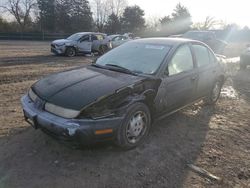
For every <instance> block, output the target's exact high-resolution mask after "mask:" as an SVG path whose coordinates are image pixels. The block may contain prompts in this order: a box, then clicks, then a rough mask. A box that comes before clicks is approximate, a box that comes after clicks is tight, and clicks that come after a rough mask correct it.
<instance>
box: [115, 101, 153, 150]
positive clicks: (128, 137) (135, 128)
mask: <svg viewBox="0 0 250 188" xmlns="http://www.w3.org/2000/svg"><path fill="white" fill-rule="evenodd" d="M150 127H151V116H150V111H149V109H148V107H147V106H146V105H145V104H144V103H140V102H137V103H134V104H132V105H131V106H130V107H129V108H128V109H127V114H126V117H125V119H124V121H123V123H122V125H121V126H120V127H119V129H118V132H117V137H116V145H118V146H119V147H120V148H122V149H127V150H128V149H132V148H135V147H136V146H138V145H139V144H141V143H142V142H143V140H144V139H145V137H146V136H147V135H148V132H149V130H150Z"/></svg>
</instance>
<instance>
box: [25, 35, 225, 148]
mask: <svg viewBox="0 0 250 188" xmlns="http://www.w3.org/2000/svg"><path fill="white" fill-rule="evenodd" d="M65 78H67V79H65ZM224 78H225V76H224V72H223V70H222V68H221V66H220V64H219V63H218V62H217V60H216V57H215V55H214V53H213V51H212V50H211V49H210V48H208V47H207V45H205V44H203V43H201V42H199V41H193V40H188V39H174V38H172V39H171V38H151V39H138V40H132V41H129V42H127V43H125V44H123V45H121V46H119V47H117V48H115V49H113V50H111V51H109V52H108V53H106V54H104V55H103V56H101V57H100V58H98V59H97V61H96V62H95V63H93V64H92V65H89V66H87V67H81V68H77V69H74V70H69V71H64V72H61V73H56V74H53V75H50V76H47V77H45V78H43V79H41V80H39V81H38V82H36V83H35V84H34V85H32V86H31V88H30V90H29V91H28V94H26V95H25V96H23V97H22V99H21V102H22V108H23V112H24V117H25V120H26V121H27V122H29V123H30V124H31V125H32V126H33V127H34V128H36V129H37V128H39V129H41V130H43V131H44V132H46V133H48V134H50V135H53V136H55V137H57V138H61V139H65V140H71V141H72V140H75V141H78V142H81V143H85V144H87V143H93V142H96V141H104V140H110V139H113V140H114V141H115V143H116V144H117V145H119V146H121V147H123V148H126V149H130V148H133V147H136V146H137V145H139V144H140V143H141V142H142V141H143V140H144V139H145V137H146V136H147V134H148V132H149V130H150V127H151V123H152V121H153V120H155V119H158V118H162V117H165V116H167V115H169V114H171V113H173V112H175V111H177V110H179V109H181V108H183V107H185V106H187V105H189V104H192V103H194V102H195V101H197V100H199V99H204V100H205V101H206V103H208V104H213V103H215V102H216V101H217V100H218V98H219V96H220V91H221V87H222V85H223V83H224Z"/></svg>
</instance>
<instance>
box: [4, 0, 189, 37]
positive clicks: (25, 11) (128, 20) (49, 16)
mask: <svg viewBox="0 0 250 188" xmlns="http://www.w3.org/2000/svg"><path fill="white" fill-rule="evenodd" d="M0 12H1V14H0V32H47V33H74V32H79V31H98V32H106V33H109V34H111V33H125V32H133V33H136V34H138V33H143V32H144V33H145V32H149V31H151V30H152V28H150V26H149V25H148V24H146V20H145V17H144V15H145V12H144V10H143V9H141V8H140V7H139V6H137V5H134V6H128V3H127V0H92V1H91V2H89V1H88V0H4V1H3V2H2V3H0ZM1 15H5V16H4V17H3V16H1ZM10 16H11V17H10ZM10 18H14V19H12V21H9V20H10ZM158 22H159V25H160V27H161V30H166V28H171V27H172V28H173V27H176V25H179V26H180V27H178V28H179V30H180V31H185V30H188V29H190V27H191V25H192V20H191V15H190V13H189V11H188V9H187V8H186V7H184V6H183V5H181V4H180V3H178V4H177V5H176V8H175V9H174V10H173V13H172V14H171V15H170V16H166V17H163V18H160V19H159V20H158ZM155 29H156V28H155Z"/></svg>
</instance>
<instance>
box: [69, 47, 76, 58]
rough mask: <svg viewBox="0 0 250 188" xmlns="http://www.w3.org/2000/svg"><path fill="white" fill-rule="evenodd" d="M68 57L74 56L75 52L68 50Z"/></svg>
mask: <svg viewBox="0 0 250 188" xmlns="http://www.w3.org/2000/svg"><path fill="white" fill-rule="evenodd" d="M68 56H69V57H73V56H75V50H73V49H71V48H70V50H69V52H68Z"/></svg>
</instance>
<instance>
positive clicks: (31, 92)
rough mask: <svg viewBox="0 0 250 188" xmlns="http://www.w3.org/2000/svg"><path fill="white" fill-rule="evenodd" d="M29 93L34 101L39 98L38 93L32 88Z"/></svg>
mask: <svg viewBox="0 0 250 188" xmlns="http://www.w3.org/2000/svg"><path fill="white" fill-rule="evenodd" d="M28 95H29V97H30V98H31V100H32V101H33V102H34V101H35V100H36V99H37V95H36V94H35V93H34V92H33V91H32V89H30V90H29V92H28Z"/></svg>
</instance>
